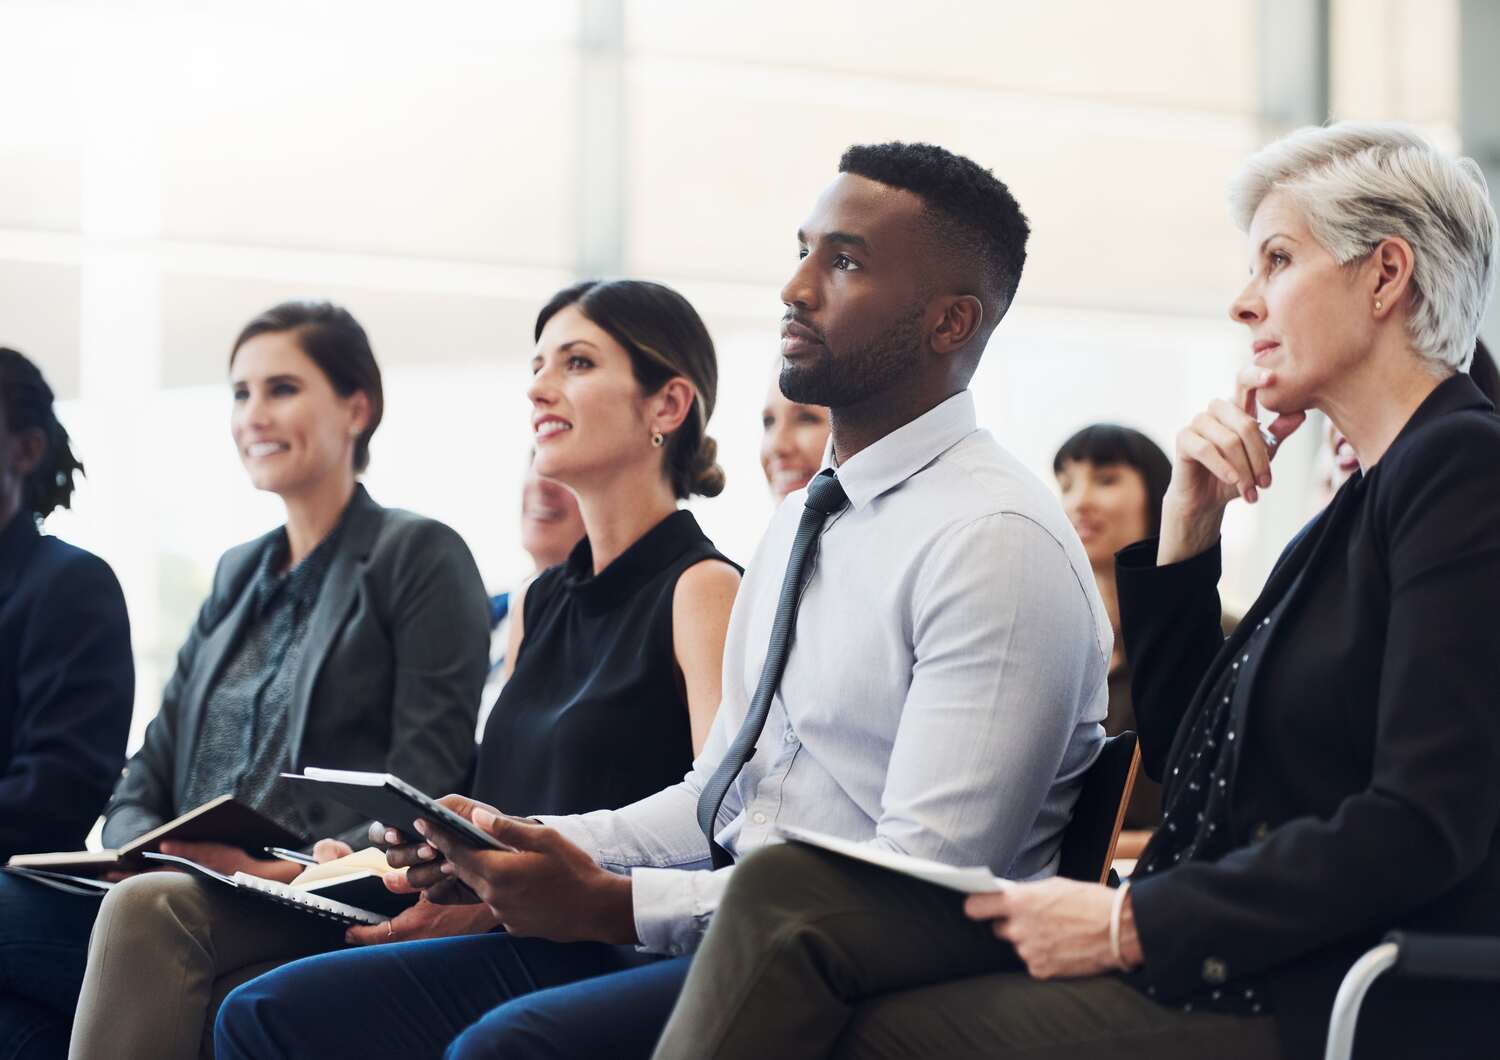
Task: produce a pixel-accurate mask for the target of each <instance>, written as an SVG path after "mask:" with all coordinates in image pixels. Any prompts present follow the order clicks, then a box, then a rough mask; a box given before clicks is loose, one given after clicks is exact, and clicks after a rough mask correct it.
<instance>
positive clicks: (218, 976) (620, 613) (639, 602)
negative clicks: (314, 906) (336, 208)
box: [73, 280, 739, 1057]
mask: <svg viewBox="0 0 1500 1060" xmlns="http://www.w3.org/2000/svg"><path fill="white" fill-rule="evenodd" d="M536 334H537V347H536V355H535V357H534V359H533V364H532V380H531V384H530V388H529V391H528V395H529V397H530V399H531V403H532V417H531V425H532V431H533V437H534V441H535V446H536V450H535V455H534V457H533V460H532V465H531V470H530V474H529V476H528V483H527V487H526V489H525V491H524V499H523V512H524V513H525V515H524V517H523V525H526V524H530V525H529V527H528V531H529V532H528V534H527V538H526V541H527V544H528V545H529V546H530V547H531V548H533V549H535V550H536V551H537V552H539V553H543V552H544V550H545V551H550V550H552V549H556V548H558V547H559V546H560V545H561V544H562V541H561V538H563V537H564V536H568V533H569V526H570V525H571V524H570V515H572V513H575V512H576V514H577V516H578V517H581V520H582V527H583V529H584V530H585V531H586V536H584V537H583V538H582V540H575V541H574V542H573V547H572V548H571V549H569V550H567V551H566V552H565V554H564V557H563V560H562V562H560V563H557V564H553V565H549V566H548V567H547V568H546V569H545V570H543V571H542V572H541V573H540V574H538V575H537V576H536V577H535V578H534V579H532V580H531V581H530V582H529V583H528V584H526V585H525V586H524V587H523V588H522V589H520V590H519V591H518V592H517V595H516V597H515V599H514V602H513V605H512V608H511V618H510V621H509V624H508V634H509V641H508V644H507V648H506V652H505V663H504V666H503V667H502V673H503V676H504V677H505V681H504V684H503V686H502V687H501V690H500V692H499V696H498V699H497V701H496V702H495V704H494V706H493V709H492V710H491V711H490V713H489V717H488V719H487V721H486V723H485V726H484V730H483V739H482V741H481V743H480V746H479V752H478V770H477V775H476V776H475V778H474V780H473V782H472V785H465V790H470V791H473V792H475V793H476V794H477V795H478V796H479V797H481V798H486V799H494V800H496V801H499V802H502V803H503V804H505V805H509V806H513V807H515V808H516V810H517V811H518V812H520V813H524V814H534V813H549V812H562V813H567V812H573V811H575V810H577V809H579V808H595V807H598V806H601V805H602V806H623V805H625V804H626V803H629V802H632V801H634V800H635V799H638V798H640V797H642V796H644V795H646V794H649V793H650V792H652V791H655V790H656V789H657V788H659V787H661V786H662V785H663V784H666V783H670V782H671V781H672V780H675V779H677V778H680V777H681V776H682V774H683V773H684V772H686V770H687V769H688V768H689V767H690V766H691V764H692V760H693V756H694V754H695V752H696V750H697V749H698V748H699V747H700V746H701V744H702V740H703V738H704V735H705V734H706V732H707V729H708V726H709V724H710V723H711V722H712V720H713V716H714V713H715V711H716V710H717V709H718V699H719V681H720V673H721V667H722V661H723V644H724V630H725V626H726V624H727V622H728V619H729V610H730V607H731V605H732V603H733V600H734V595H735V591H736V589H737V588H738V585H739V571H738V568H736V567H735V566H734V565H733V564H731V563H730V562H729V561H728V560H727V559H725V558H724V557H723V556H722V555H721V554H720V553H719V552H718V551H717V550H715V549H714V547H713V544H712V542H710V541H709V540H708V538H707V537H705V536H704V534H703V532H702V530H701V529H699V527H698V524H697V521H696V520H695V519H694V518H693V516H692V514H691V513H689V512H688V511H686V510H685V509H682V508H679V507H678V502H679V501H681V500H685V499H686V498H688V497H689V496H693V495H701V496H714V495H717V494H718V493H719V492H720V490H721V489H722V488H723V484H724V476H723V472H722V471H721V470H720V468H719V466H718V464H717V463H716V462H715V459H714V451H715V442H714V440H713V438H711V437H710V436H709V435H708V434H707V423H708V418H709V416H710V414H711V413H712V411H713V406H714V395H715V388H716V384H717V371H718V370H717V362H716V360H715V354H714V348H713V343H712V340H711V339H710V337H709V335H708V331H707V329H706V328H705V327H704V325H703V322H702V320H701V319H700V318H699V317H698V315H697V313H696V312H695V311H694V310H693V308H692V307H691V306H690V305H689V304H688V303H687V301H686V300H685V299H683V298H682V297H681V296H680V295H678V294H677V293H676V292H675V291H672V290H670V289H669V288H666V287H662V286H660V285H658V284H650V283H644V282H639V281H630V280H616V281H610V282H608V283H585V284H580V285H576V286H573V287H569V288H566V289H564V290H563V291H561V292H559V293H558V294H557V295H556V296H555V297H554V298H553V299H552V300H551V301H549V302H548V304H547V305H546V306H545V307H544V308H543V309H542V311H541V314H540V316H539V317H538V321H537V325H536ZM558 494H561V495H560V496H559V495H558ZM575 497H576V507H574V506H573V505H572V504H570V503H569V502H570V501H572V500H573V499H574V498H575ZM429 790H432V789H429ZM438 791H439V792H441V793H446V789H438ZM364 838H365V840H366V841H367V842H372V841H373V842H376V843H377V844H380V845H383V844H384V843H385V842H386V832H385V829H384V828H383V827H379V826H376V827H375V830H374V834H373V835H371V834H370V833H369V832H368V831H366V834H365V836H364ZM235 915H237V914H236V912H235V911H233V910H228V909H223V910H218V911H216V917H215V918H213V919H207V920H200V919H194V918H185V917H179V916H174V915H172V911H171V910H170V909H163V910H160V911H157V912H155V913H154V914H152V915H149V916H147V917H144V918H142V919H141V920H140V922H139V924H138V926H137V928H136V937H137V938H138V940H139V942H138V945H141V946H151V947H155V948H161V949H165V950H167V951H168V952H181V953H190V954H193V957H192V961H193V963H195V964H196V963H201V962H202V960H203V958H201V957H199V956H198V954H200V953H207V954H216V953H217V940H218V938H219V936H220V934H221V933H222V932H224V931H226V930H227V928H226V925H225V924H224V922H223V921H224V919H225V918H227V917H232V916H235ZM303 919H304V920H305V918H303ZM230 926H231V927H232V925H230ZM498 926H499V923H498V921H497V920H496V919H495V918H494V917H493V916H492V915H491V914H490V913H489V911H488V910H487V909H485V907H484V906H476V905H443V904H437V903H433V902H430V901H420V902H418V903H417V904H416V905H414V906H412V907H411V908H409V909H407V910H405V911H404V912H402V913H401V914H400V915H399V916H397V917H396V918H394V919H393V920H391V921H390V922H388V923H386V924H380V925H376V926H371V927H355V928H350V929H349V930H348V931H347V932H345V933H344V935H343V937H342V938H340V937H339V936H338V935H336V934H333V933H324V934H318V933H316V932H306V934H307V935H308V940H307V942H306V944H305V948H304V949H303V951H302V953H301V954H297V956H301V955H302V954H306V953H315V952H327V951H330V950H335V949H342V948H343V945H342V944H344V943H348V944H352V945H356V946H365V947H373V948H374V949H375V951H380V952H384V951H387V950H394V949H397V948H396V947H385V946H382V944H384V943H390V942H397V943H401V942H411V941H412V940H451V939H454V938H455V937H456V936H464V935H476V934H484V933H486V932H489V931H491V930H494V929H495V928H497V927H498ZM244 955H245V953H244V951H241V952H240V953H239V954H237V955H236V957H237V958H243V957H244ZM351 956H352V955H351ZM360 956H363V954H360ZM596 956H597V958H598V960H600V961H601V962H605V963H606V966H607V963H608V962H612V961H613V962H618V961H620V960H622V959H624V958H622V957H621V956H620V955H619V954H617V953H614V952H612V951H610V950H609V949H608V948H605V947H601V948H600V952H599V953H598V954H596ZM285 959H286V958H285V957H282V956H281V955H280V954H279V953H274V952H270V951H269V950H268V949H266V948H264V947H262V948H261V950H260V951H259V953H258V960H257V962H256V964H255V965H254V967H253V969H252V968H251V967H250V966H249V965H248V963H246V964H230V963H228V962H227V961H225V960H224V959H222V958H219V957H217V956H216V957H215V960H216V965H215V967H214V968H213V969H212V973H213V974H212V975H210V974H209V970H208V969H206V968H205V969H204V970H203V971H202V972H201V973H199V974H200V975H201V977H202V978H203V979H205V980H210V979H211V980H212V981H213V982H214V984H215V989H214V991H213V993H212V995H209V994H206V993H203V992H194V993H193V995H192V996H190V997H188V998H186V999H184V998H183V997H181V996H180V993H179V992H176V991H167V992H161V991H158V992H156V993H155V994H153V995H152V996H150V997H145V996H140V994H139V993H137V994H130V993H129V992H127V991H125V990H123V989H100V990H98V991H97V992H93V991H91V990H89V989H86V990H85V995H84V999H83V1003H82V1004H81V1005H80V1008H79V1016H78V1025H79V1028H80V1030H78V1031H75V1035H74V1042H73V1052H74V1055H75V1056H80V1057H94V1056H103V1055H105V1054H106V1051H107V1050H106V1048H105V1043H106V1042H109V1041H113V1042H115V1043H119V1042H121V1041H122V1040H127V1041H129V1042H131V1043H135V1044H134V1047H136V1048H141V1049H146V1045H145V1043H146V1042H148V1041H149V1040H150V1035H151V1034H152V1033H155V1034H157V1035H165V1036H166V1038H165V1040H168V1041H172V1042H176V1043H180V1044H179V1045H178V1046H177V1051H169V1050H167V1049H165V1048H161V1047H158V1048H157V1049H156V1050H154V1051H152V1050H149V1049H146V1052H143V1053H141V1054H139V1055H146V1054H147V1053H149V1054H150V1055H152V1056H157V1057H175V1056H184V1057H186V1056H191V1055H193V1052H194V1051H196V1049H197V1047H198V1036H199V1035H200V1034H201V1033H203V1031H205V1030H207V1029H209V1028H211V1027H212V1023H213V1018H214V1013H215V1011H216V1008H217V1004H218V1001H219V999H221V998H222V997H223V996H224V993H225V992H226V991H227V989H228V987H230V986H233V985H235V984H236V983H238V982H242V981H244V979H245V978H248V977H249V974H250V972H251V971H253V972H255V973H259V972H266V971H269V970H270V969H272V968H274V967H276V965H277V964H279V963H282V961H284V960H285ZM382 960H383V958H382V957H381V956H380V955H379V953H378V952H372V953H371V954H370V955H369V959H368V960H366V961H364V962H362V963H361V965H359V966H360V967H364V966H367V965H371V964H373V965H374V966H376V967H378V966H380V964H381V962H382ZM132 963H133V959H132V957H131V954H130V950H129V948H128V947H118V948H117V949H115V950H113V951H110V952H104V951H102V950H101V951H96V952H95V953H94V954H92V955H91V958H90V968H89V982H90V984H93V983H94V982H95V981H98V982H100V983H113V984H123V983H124V982H125V977H126V975H127V974H128V972H129V969H130V967H131V966H132ZM516 974H518V975H527V974H530V973H529V972H527V971H526V970H525V969H524V967H518V968H517V969H516ZM538 974H545V973H544V971H543V972H538ZM84 1026H87V1027H89V1028H90V1030H91V1032H95V1031H96V1032H97V1033H90V1034H89V1035H88V1036H85V1035H84V1033H83V1032H82V1029H81V1028H83V1027H84ZM117 1047H118V1046H117ZM204 1049H205V1052H207V1051H208V1049H209V1043H208V1042H205V1043H204ZM121 1051H122V1052H124V1050H121Z"/></svg>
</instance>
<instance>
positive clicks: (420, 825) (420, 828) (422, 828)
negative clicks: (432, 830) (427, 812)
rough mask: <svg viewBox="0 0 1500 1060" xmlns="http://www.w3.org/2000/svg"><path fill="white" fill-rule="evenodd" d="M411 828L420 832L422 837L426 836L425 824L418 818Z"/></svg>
mask: <svg viewBox="0 0 1500 1060" xmlns="http://www.w3.org/2000/svg"><path fill="white" fill-rule="evenodd" d="M412 827H413V828H415V829H416V830H417V831H419V832H421V833H422V834H423V835H426V834H427V822H426V821H423V820H421V819H420V818H419V819H417V820H415V821H413V822H412Z"/></svg>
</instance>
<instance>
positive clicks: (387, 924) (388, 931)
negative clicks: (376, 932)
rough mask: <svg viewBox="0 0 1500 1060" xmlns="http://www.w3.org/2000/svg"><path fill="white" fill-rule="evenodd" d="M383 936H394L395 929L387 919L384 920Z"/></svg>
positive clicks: (391, 937) (390, 937) (388, 937)
mask: <svg viewBox="0 0 1500 1060" xmlns="http://www.w3.org/2000/svg"><path fill="white" fill-rule="evenodd" d="M385 937H386V938H387V939H393V938H395V937H396V929H395V928H393V927H392V926H391V922H390V921H389V920H387V921H386V922H385Z"/></svg>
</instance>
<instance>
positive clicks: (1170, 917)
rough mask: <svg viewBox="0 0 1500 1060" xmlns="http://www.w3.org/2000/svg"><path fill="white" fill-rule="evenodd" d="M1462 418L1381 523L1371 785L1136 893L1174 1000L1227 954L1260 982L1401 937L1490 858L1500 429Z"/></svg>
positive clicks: (1429, 446)
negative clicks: (1365, 938)
mask: <svg viewBox="0 0 1500 1060" xmlns="http://www.w3.org/2000/svg"><path fill="white" fill-rule="evenodd" d="M1454 420H1455V422H1454V423H1453V424H1445V425H1444V426H1443V428H1441V429H1439V430H1438V431H1435V432H1431V433H1429V434H1428V435H1427V436H1426V437H1425V438H1424V439H1423V446H1422V448H1421V449H1420V450H1417V451H1416V452H1414V453H1411V452H1409V453H1406V454H1402V457H1403V460H1402V462H1401V463H1400V464H1394V465H1392V466H1389V467H1387V468H1386V469H1385V470H1387V471H1389V472H1390V473H1391V477H1389V478H1387V479H1386V481H1385V482H1384V483H1383V487H1384V488H1383V489H1382V491H1381V495H1380V498H1379V499H1378V503H1377V505H1376V511H1375V513H1374V520H1375V526H1376V528H1377V531H1378V533H1379V534H1380V536H1381V537H1382V538H1383V541H1382V544H1383V547H1384V552H1385V557H1384V558H1385V565H1386V570H1387V572H1388V574H1389V584H1390V611H1389V615H1388V616H1387V625H1386V631H1385V637H1384V641H1383V643H1384V654H1383V655H1382V656H1381V657H1379V658H1372V659H1371V660H1370V665H1372V666H1377V667H1379V668H1380V693H1379V699H1378V702H1376V703H1374V704H1371V705H1370V709H1372V710H1373V711H1375V720H1376V742H1375V755H1374V762H1373V775H1372V780H1371V783H1370V786H1369V787H1368V788H1367V789H1365V790H1363V791H1360V792H1357V793H1355V794H1352V795H1350V796H1349V797H1347V798H1346V799H1344V801H1343V802H1342V803H1341V804H1340V805H1339V807H1338V809H1337V810H1336V811H1335V812H1334V813H1333V815H1332V816H1331V817H1329V818H1327V819H1323V818H1318V817H1303V818H1298V819H1295V820H1292V821H1289V822H1287V823H1285V824H1283V825H1281V826H1280V827H1279V828H1277V829H1276V830H1275V831H1273V832H1272V833H1271V834H1270V836H1269V837H1268V838H1266V839H1265V840H1264V841H1263V842H1259V843H1255V844H1253V845H1251V846H1248V847H1244V848H1241V849H1239V850H1236V851H1234V852H1233V853H1231V854H1229V855H1228V856H1226V857H1224V858H1222V859H1221V860H1219V861H1218V862H1214V863H1199V862H1193V863H1190V864H1184V865H1181V866H1178V867H1176V868H1172V869H1169V870H1167V871H1165V872H1163V873H1161V874H1160V875H1159V876H1155V877H1152V878H1148V879H1144V880H1142V881H1141V882H1140V883H1138V884H1136V885H1135V887H1134V888H1133V890H1132V892H1131V894H1132V904H1133V907H1134V911H1135V916H1136V922H1137V924H1138V926H1139V930H1140V934H1141V940H1142V945H1143V948H1144V950H1145V954H1146V974H1147V976H1148V977H1149V978H1150V979H1151V980H1152V982H1153V983H1154V984H1155V985H1156V987H1157V989H1158V993H1159V994H1160V995H1161V996H1163V997H1170V996H1172V995H1174V994H1178V995H1180V994H1182V993H1186V992H1187V991H1189V990H1191V989H1192V988H1194V987H1197V986H1199V985H1200V984H1201V980H1200V974H1201V967H1202V964H1203V962H1204V960H1206V959H1207V957H1208V956H1209V954H1210V952H1211V953H1212V955H1213V956H1215V957H1217V958H1218V959H1219V960H1221V961H1223V963H1224V965H1225V966H1226V968H1227V969H1228V971H1229V974H1230V975H1231V976H1240V975H1254V974H1257V973H1259V972H1262V971H1265V970H1267V969H1270V968H1274V967H1276V966H1278V965H1280V964H1283V963H1285V962H1287V961H1290V960H1293V959H1295V958H1298V957H1301V956H1303V955H1305V954H1308V953H1311V952H1312V951H1314V950H1316V949H1319V948H1320V947H1323V946H1325V945H1328V944H1331V943H1334V942H1337V941H1339V940H1342V939H1345V938H1349V937H1351V936H1354V935H1358V934H1363V933H1368V932H1372V931H1378V930H1384V929H1387V928H1390V927H1393V926H1397V925H1399V924H1400V922H1401V920H1402V918H1403V916H1404V915H1406V914H1407V913H1408V912H1410V911H1411V910H1413V909H1416V908H1417V907H1419V906H1421V905H1423V904H1424V903H1426V902H1428V901H1430V900H1432V899H1434V898H1436V897H1437V896H1439V895H1441V894H1443V893H1444V892H1446V891H1448V890H1449V889H1451V888H1452V887H1454V886H1455V885H1456V884H1458V883H1459V882H1460V881H1462V880H1464V879H1465V878H1466V877H1467V876H1469V875H1470V874H1472V873H1473V872H1474V871H1475V870H1476V868H1477V867H1478V866H1479V865H1480V864H1481V863H1482V862H1483V861H1484V859H1485V858H1486V857H1487V856H1489V853H1490V847H1491V843H1492V842H1493V841H1494V836H1495V832H1496V828H1497V826H1500V769H1496V768H1495V763H1496V762H1500V709H1497V705H1500V700H1497V699H1496V689H1497V688H1500V651H1497V650H1496V641H1495V623H1494V606H1495V601H1497V600H1500V491H1497V490H1496V489H1495V479H1494V469H1495V466H1496V464H1497V463H1500V433H1497V432H1496V431H1495V429H1494V428H1493V427H1489V428H1488V429H1487V431H1479V432H1474V431H1470V432H1468V433H1467V434H1466V433H1465V432H1464V431H1463V430H1462V428H1463V427H1464V420H1463V418H1461V417H1455V418H1454ZM1311 647H1312V650H1316V645H1313V646H1311ZM1393 852H1399V865H1398V864H1396V863H1394V862H1393V861H1392V857H1393ZM1210 947H1212V950H1211V951H1210Z"/></svg>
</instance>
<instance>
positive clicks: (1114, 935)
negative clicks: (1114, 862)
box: [1109, 880, 1130, 972]
mask: <svg viewBox="0 0 1500 1060" xmlns="http://www.w3.org/2000/svg"><path fill="white" fill-rule="evenodd" d="M1129 891H1130V881H1129V880H1126V881H1125V882H1124V883H1122V884H1120V886H1119V888H1118V889H1117V890H1116V891H1115V904H1114V905H1113V906H1111V907H1110V910H1109V955H1110V956H1111V957H1113V958H1114V960H1115V967H1116V968H1118V969H1120V971H1122V972H1128V971H1129V970H1130V969H1129V968H1127V967H1126V966H1125V957H1124V955H1123V954H1121V953H1120V914H1121V913H1122V912H1123V911H1124V909H1125V895H1126V894H1127V893H1128V892H1129Z"/></svg>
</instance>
